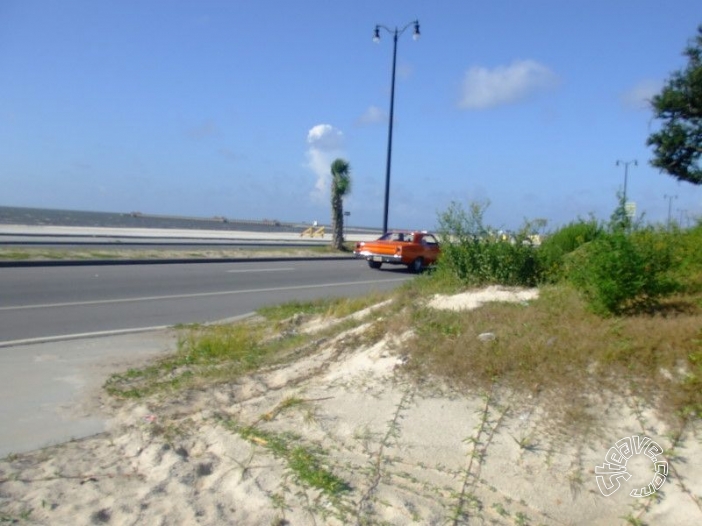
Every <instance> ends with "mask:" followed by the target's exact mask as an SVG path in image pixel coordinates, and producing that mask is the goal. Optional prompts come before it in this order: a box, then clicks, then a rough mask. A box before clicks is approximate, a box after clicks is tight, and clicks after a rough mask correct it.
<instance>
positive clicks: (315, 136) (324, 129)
mask: <svg viewBox="0 0 702 526" xmlns="http://www.w3.org/2000/svg"><path fill="white" fill-rule="evenodd" d="M343 142H344V134H343V133H341V130H337V129H336V128H334V126H332V125H331V124H317V125H316V126H313V127H312V128H311V129H310V131H309V132H307V143H308V144H309V145H310V148H315V149H317V150H322V151H330V150H339V149H340V148H341V145H342V144H343Z"/></svg>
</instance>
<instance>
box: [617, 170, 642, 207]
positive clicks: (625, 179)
mask: <svg viewBox="0 0 702 526" xmlns="http://www.w3.org/2000/svg"><path fill="white" fill-rule="evenodd" d="M620 164H623V165H624V204H625V205H626V181H627V178H628V175H629V165H630V164H633V165H634V166H638V165H639V163H638V162H636V159H634V160H633V161H626V162H625V161H619V160H617V166H619V165H620Z"/></svg>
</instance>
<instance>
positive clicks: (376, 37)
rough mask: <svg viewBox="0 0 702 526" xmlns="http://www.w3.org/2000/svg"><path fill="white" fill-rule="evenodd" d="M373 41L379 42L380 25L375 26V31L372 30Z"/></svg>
mask: <svg viewBox="0 0 702 526" xmlns="http://www.w3.org/2000/svg"><path fill="white" fill-rule="evenodd" d="M373 42H375V43H376V44H377V43H378V42H380V27H378V26H375V31H373Z"/></svg>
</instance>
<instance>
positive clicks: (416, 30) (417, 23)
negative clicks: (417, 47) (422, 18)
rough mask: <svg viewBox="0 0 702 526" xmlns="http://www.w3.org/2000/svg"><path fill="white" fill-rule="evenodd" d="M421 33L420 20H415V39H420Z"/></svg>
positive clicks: (413, 35)
mask: <svg viewBox="0 0 702 526" xmlns="http://www.w3.org/2000/svg"><path fill="white" fill-rule="evenodd" d="M420 35H421V33H420V32H419V20H415V21H414V33H413V34H412V38H413V39H414V40H419V37H420Z"/></svg>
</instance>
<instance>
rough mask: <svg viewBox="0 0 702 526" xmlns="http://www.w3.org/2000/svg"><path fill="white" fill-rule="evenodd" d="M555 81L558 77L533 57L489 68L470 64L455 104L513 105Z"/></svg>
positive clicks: (477, 106) (479, 106) (471, 106)
mask: <svg viewBox="0 0 702 526" xmlns="http://www.w3.org/2000/svg"><path fill="white" fill-rule="evenodd" d="M557 83H558V76H557V75H556V74H555V73H554V72H553V71H551V70H550V69H549V68H547V67H546V66H544V65H543V64H539V63H538V62H536V61H534V60H519V61H516V62H513V63H512V64H510V65H509V66H498V67H496V68H494V69H492V70H490V69H487V68H483V67H473V68H471V69H469V70H468V71H467V72H466V75H465V78H464V79H463V90H462V93H461V99H460V101H459V103H458V105H459V107H460V108H463V109H477V110H482V109H487V108H493V107H495V106H501V105H504V104H512V103H514V102H518V101H520V100H523V99H526V98H527V97H529V96H530V95H533V94H534V93H537V92H539V91H542V90H546V89H549V88H551V87H553V86H555V85H556V84H557Z"/></svg>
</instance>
